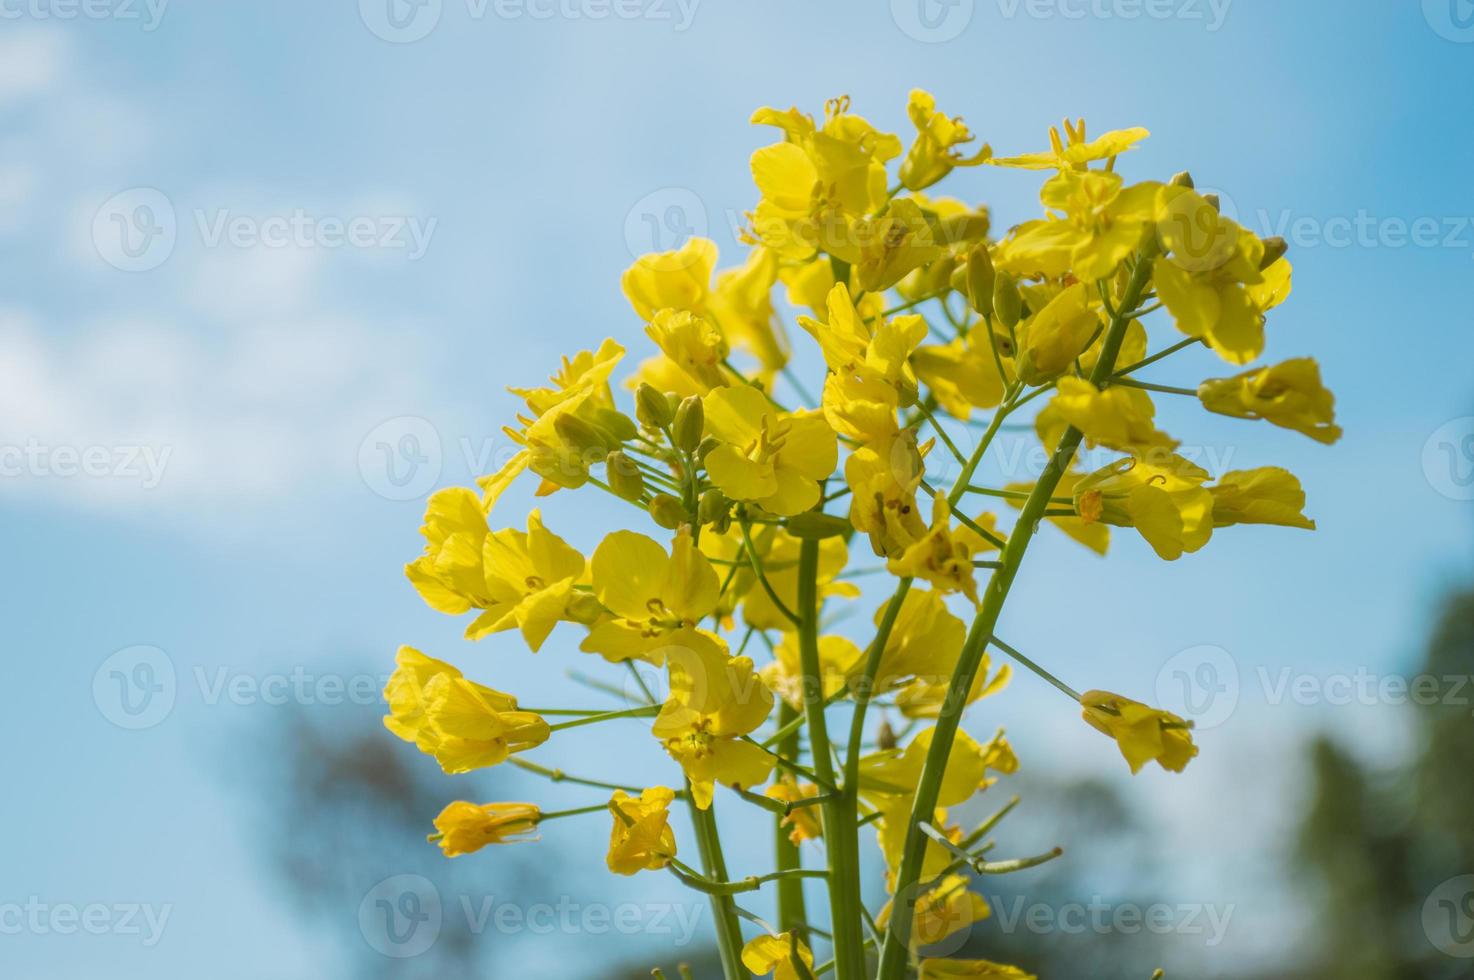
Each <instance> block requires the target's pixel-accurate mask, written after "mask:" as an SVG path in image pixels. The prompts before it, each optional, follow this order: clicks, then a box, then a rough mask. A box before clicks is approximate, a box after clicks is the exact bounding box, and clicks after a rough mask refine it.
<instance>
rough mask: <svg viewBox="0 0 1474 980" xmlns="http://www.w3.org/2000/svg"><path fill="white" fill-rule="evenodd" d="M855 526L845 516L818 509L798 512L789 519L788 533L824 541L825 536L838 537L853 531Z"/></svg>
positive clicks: (811, 539) (810, 539)
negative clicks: (825, 512)
mask: <svg viewBox="0 0 1474 980" xmlns="http://www.w3.org/2000/svg"><path fill="white" fill-rule="evenodd" d="M853 531H854V528H852V527H850V522H849V521H847V520H845V519H844V518H843V517H836V516H834V515H833V514H821V513H819V512H818V511H812V510H811V511H809V512H808V513H805V514H798V515H796V516H794V517H790V518H789V519H788V533H789V534H791V535H793V536H794V537H796V538H804V539H806V540H809V541H822V540H824V539H825V538H837V537H840V536H841V535H847V534H851V533H853Z"/></svg>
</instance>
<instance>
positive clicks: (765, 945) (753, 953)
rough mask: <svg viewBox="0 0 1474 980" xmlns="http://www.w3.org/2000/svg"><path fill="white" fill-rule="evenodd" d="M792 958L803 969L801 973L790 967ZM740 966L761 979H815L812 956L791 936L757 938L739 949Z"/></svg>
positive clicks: (796, 936) (792, 933)
mask: <svg viewBox="0 0 1474 980" xmlns="http://www.w3.org/2000/svg"><path fill="white" fill-rule="evenodd" d="M795 956H797V957H798V959H799V960H800V961H801V962H802V963H803V965H804V972H803V973H800V972H799V970H798V968H797V967H795V966H794V965H793V958H794V957H795ZM742 965H743V966H745V967H747V968H748V969H749V970H751V971H752V972H753V973H756V974H757V975H758V976H761V977H765V976H767V975H768V974H769V973H771V974H772V975H773V980H804V978H805V977H812V976H813V975H814V954H813V953H811V952H810V951H809V947H807V946H805V945H804V943H803V940H801V939H799V938H798V934H797V933H794V932H785V933H783V934H782V935H781V936H758V937H757V938H756V939H754V940H752V941H751V942H749V943H748V944H747V945H746V946H744V947H742Z"/></svg>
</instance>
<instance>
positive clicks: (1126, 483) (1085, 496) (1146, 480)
mask: <svg viewBox="0 0 1474 980" xmlns="http://www.w3.org/2000/svg"><path fill="white" fill-rule="evenodd" d="M1207 481H1208V473H1207V471H1206V470H1203V469H1202V468H1201V467H1198V466H1195V465H1194V464H1192V463H1190V462H1188V461H1187V460H1185V459H1183V458H1182V457H1181V456H1178V455H1176V454H1173V453H1153V454H1152V456H1151V459H1149V460H1148V459H1135V458H1133V459H1122V460H1118V461H1116V462H1114V463H1111V464H1110V465H1109V466H1105V467H1102V468H1101V469H1099V470H1096V471H1095V472H1094V473H1091V474H1090V475H1089V476H1086V477H1083V478H1081V479H1080V480H1079V481H1077V482H1076V483H1075V510H1076V511H1077V512H1078V513H1079V514H1080V516H1081V518H1083V519H1084V520H1085V521H1086V522H1087V523H1088V522H1092V521H1100V522H1102V523H1105V524H1114V525H1116V526H1117V527H1134V528H1136V530H1137V531H1139V532H1140V533H1141V536H1142V537H1143V538H1145V539H1146V541H1147V544H1150V545H1151V546H1152V550H1153V551H1155V552H1156V553H1157V555H1158V556H1160V557H1161V558H1164V559H1166V560H1167V561H1174V560H1176V559H1177V558H1180V557H1181V556H1182V554H1183V552H1192V551H1197V550H1198V549H1199V548H1201V547H1202V546H1203V545H1205V544H1207V543H1208V538H1209V537H1211V536H1212V534H1213V495H1212V494H1211V493H1209V492H1208V490H1207V489H1206V488H1205V487H1204V486H1203V484H1204V483H1206V482H1207Z"/></svg>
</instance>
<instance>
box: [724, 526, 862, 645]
mask: <svg viewBox="0 0 1474 980" xmlns="http://www.w3.org/2000/svg"><path fill="white" fill-rule="evenodd" d="M752 543H753V546H754V547H755V548H756V549H757V553H758V557H759V559H760V560H761V561H762V565H763V571H764V572H765V573H766V575H767V579H768V584H769V585H770V586H772V589H773V591H774V592H775V593H776V594H777V596H778V598H779V599H781V600H782V601H783V604H784V605H785V606H787V607H788V608H789V609H793V608H794V607H795V606H797V605H798V557H799V551H800V550H801V548H802V546H803V542H802V541H800V540H799V539H798V538H796V537H794V536H793V535H792V534H789V533H788V532H787V531H786V530H784V529H783V528H781V527H778V526H776V525H764V526H762V527H754V528H753V529H752ZM701 550H702V552H703V553H704V554H706V555H707V556H708V557H710V558H711V559H712V560H714V561H720V562H723V563H725V564H727V565H733V564H735V565H736V566H737V568H736V574H735V575H733V576H732V581H731V584H730V585H728V586H727V591H726V595H725V597H724V599H723V602H722V605H721V606H720V607H719V608H721V609H722V610H723V613H724V614H725V613H727V612H730V611H733V610H735V609H736V608H737V604H738V602H740V603H741V605H742V619H743V621H744V622H745V623H746V624H747V625H748V626H751V627H754V628H755V629H760V630H779V631H783V632H787V631H791V630H793V629H794V628H795V627H794V625H793V621H792V620H791V619H789V618H788V617H787V616H785V615H784V614H783V612H782V610H780V609H779V608H778V607H777V606H776V605H774V603H773V600H772V598H770V597H769V595H768V591H767V589H764V588H762V587H761V586H759V585H758V581H757V576H756V575H755V574H754V573H753V571H752V567H751V566H750V565H749V564H748V556H747V548H746V545H745V544H744V542H743V540H742V529H741V528H739V527H737V526H735V525H734V526H733V527H731V528H729V529H728V530H727V531H726V532H725V533H722V534H717V533H716V532H714V531H707V532H706V533H704V534H702V536H701ZM848 563H849V546H848V545H847V544H845V540H844V538H842V537H832V538H825V539H824V540H823V541H820V542H819V567H818V581H817V585H818V596H819V598H820V599H826V598H830V597H840V598H846V599H853V598H855V597H856V596H858V595H859V594H860V589H859V588H858V587H857V586H856V585H855V584H854V583H853V582H846V581H840V580H839V579H837V578H836V576H838V575H839V573H840V572H842V571H844V568H845V565H847V564H848ZM722 571H723V575H721V576H720V577H721V578H722V579H723V581H724V582H725V581H726V577H727V576H726V574H725V573H727V572H729V571H730V569H728V568H724V569H723V570H722Z"/></svg>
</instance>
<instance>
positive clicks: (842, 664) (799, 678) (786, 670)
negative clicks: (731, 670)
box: [758, 633, 865, 708]
mask: <svg viewBox="0 0 1474 980" xmlns="http://www.w3.org/2000/svg"><path fill="white" fill-rule="evenodd" d="M773 656H774V657H775V658H776V659H774V661H773V662H772V663H770V664H764V665H763V668H762V670H760V671H759V672H758V673H759V674H761V675H762V678H763V683H765V684H767V685H768V687H769V688H770V689H771V690H772V692H773V693H774V694H776V695H778V696H779V697H780V698H782V699H783V700H785V701H787V702H788V703H789V704H790V705H792V706H793V707H795V708H801V707H803V704H804V671H803V664H802V662H801V660H800V657H799V649H798V635H797V634H796V633H788V634H785V635H784V637H783V640H782V641H781V642H780V643H779V644H778V646H777V647H776V648H775V649H774V650H773ZM864 659H865V653H864V651H863V650H861V649H860V648H859V647H857V646H856V645H855V641H853V640H850V639H847V638H845V637H843V636H821V637H819V687H820V688H821V689H822V690H821V691H820V693H821V696H822V697H825V698H829V697H831V696H833V695H834V694H837V693H838V692H840V691H841V690H843V689H844V686H845V681H846V680H847V679H848V678H849V676H850V674H851V673H853V672H854V671H855V670H857V669H859V666H860V664H861V662H862V661H863V660H864Z"/></svg>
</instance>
